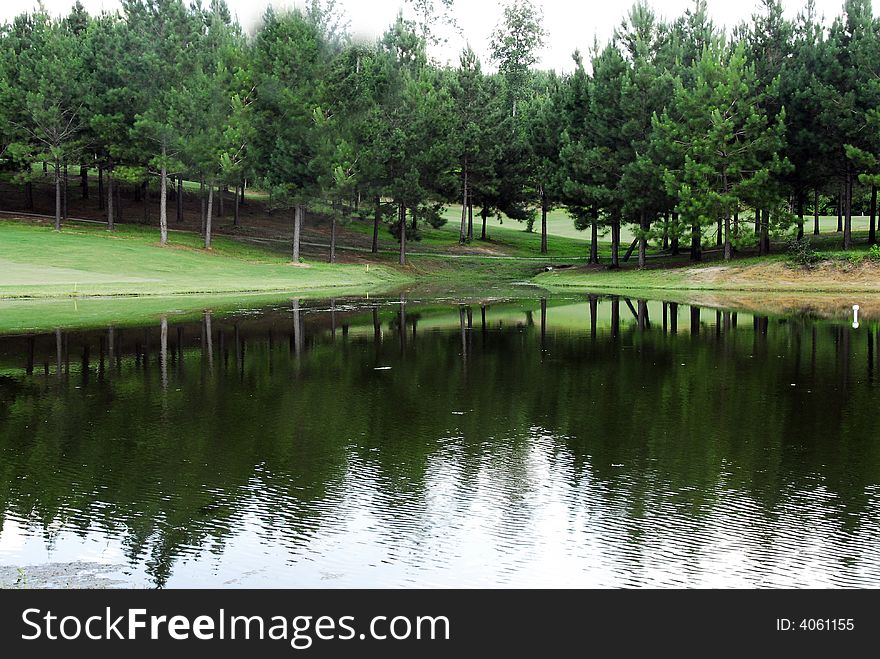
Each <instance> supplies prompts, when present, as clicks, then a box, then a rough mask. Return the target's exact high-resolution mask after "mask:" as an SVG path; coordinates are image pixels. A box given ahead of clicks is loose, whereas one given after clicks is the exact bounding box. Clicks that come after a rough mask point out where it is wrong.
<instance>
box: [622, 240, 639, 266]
mask: <svg viewBox="0 0 880 659" xmlns="http://www.w3.org/2000/svg"><path fill="white" fill-rule="evenodd" d="M638 244H639V239H638V238H633V241H632V242H631V243H630V244H629V248H628V249H627V250H626V254H624V255H623V262H624V263H626V262H627V261H629V257H630V256H632V253H633V252H634V251H636V247H637V246H638Z"/></svg>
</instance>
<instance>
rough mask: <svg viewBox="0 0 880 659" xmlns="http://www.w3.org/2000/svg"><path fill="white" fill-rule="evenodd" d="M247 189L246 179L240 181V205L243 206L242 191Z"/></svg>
mask: <svg viewBox="0 0 880 659" xmlns="http://www.w3.org/2000/svg"><path fill="white" fill-rule="evenodd" d="M246 187H247V179H246V178H243V179H241V205H242V206H244V189H245V188H246Z"/></svg>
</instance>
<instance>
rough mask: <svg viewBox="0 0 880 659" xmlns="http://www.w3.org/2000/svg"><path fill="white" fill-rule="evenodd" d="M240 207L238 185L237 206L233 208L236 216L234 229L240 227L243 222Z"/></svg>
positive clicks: (234, 217)
mask: <svg viewBox="0 0 880 659" xmlns="http://www.w3.org/2000/svg"><path fill="white" fill-rule="evenodd" d="M240 206H241V198H240V197H239V196H238V185H236V186H235V205H234V207H233V213H234V215H233V218H232V226H234V227H238V226H240V222H241V212H240Z"/></svg>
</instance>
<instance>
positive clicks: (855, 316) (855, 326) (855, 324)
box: [853, 304, 859, 329]
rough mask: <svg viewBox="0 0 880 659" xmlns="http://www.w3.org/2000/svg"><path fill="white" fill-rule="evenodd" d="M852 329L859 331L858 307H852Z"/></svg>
mask: <svg viewBox="0 0 880 659" xmlns="http://www.w3.org/2000/svg"><path fill="white" fill-rule="evenodd" d="M853 329H859V305H857V304H854V305H853Z"/></svg>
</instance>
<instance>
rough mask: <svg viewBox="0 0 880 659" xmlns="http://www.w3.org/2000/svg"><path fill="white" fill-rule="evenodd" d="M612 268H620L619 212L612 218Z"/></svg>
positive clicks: (614, 213)
mask: <svg viewBox="0 0 880 659" xmlns="http://www.w3.org/2000/svg"><path fill="white" fill-rule="evenodd" d="M611 267H612V268H619V267H620V215H619V214H618V213H617V211H613V212H612V216H611Z"/></svg>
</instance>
